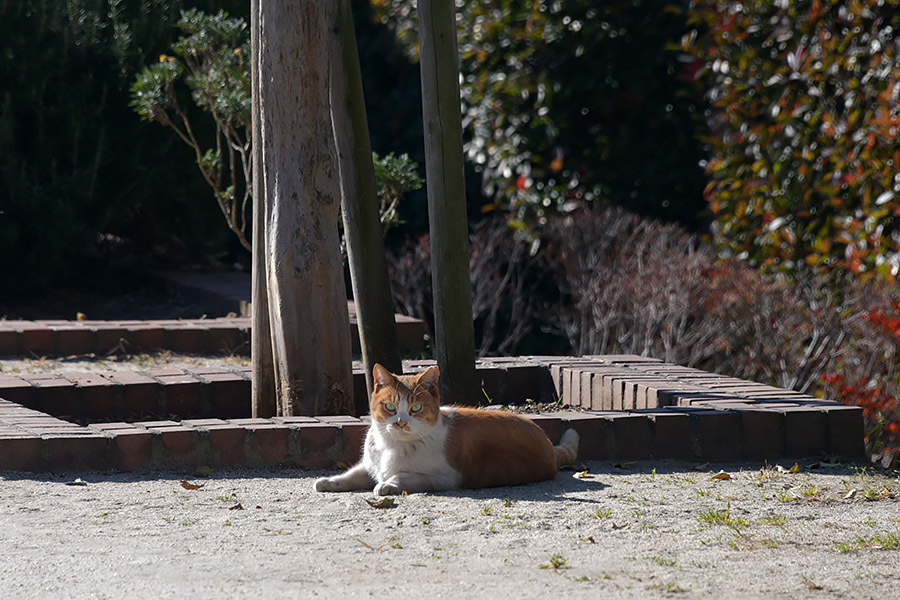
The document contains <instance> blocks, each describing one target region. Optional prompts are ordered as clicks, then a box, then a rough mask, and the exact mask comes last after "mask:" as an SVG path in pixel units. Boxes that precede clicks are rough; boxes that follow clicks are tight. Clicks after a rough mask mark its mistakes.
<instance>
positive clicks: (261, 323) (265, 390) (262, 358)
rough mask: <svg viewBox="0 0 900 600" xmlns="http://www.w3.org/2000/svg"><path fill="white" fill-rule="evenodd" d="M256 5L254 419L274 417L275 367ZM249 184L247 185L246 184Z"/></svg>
mask: <svg viewBox="0 0 900 600" xmlns="http://www.w3.org/2000/svg"><path fill="white" fill-rule="evenodd" d="M259 3H260V0H251V2H250V47H251V54H252V60H251V63H250V70H251V74H250V76H251V89H252V95H253V98H254V102H253V106H252V108H251V110H252V126H251V128H252V130H253V131H252V136H253V140H252V142H251V147H252V152H253V153H252V155H251V160H252V161H253V181H252V186H253V187H252V193H253V259H252V263H253V265H252V272H253V290H252V292H251V296H250V297H251V299H252V304H251V306H252V309H251V310H252V315H251V316H252V322H253V326H252V327H251V329H250V357H251V364H252V368H253V376H252V383H251V386H252V393H251V400H250V407H251V414H252V416H253V417H254V418H268V417H274V416H275V415H276V414H278V410H277V406H276V403H275V364H274V363H273V358H272V332H271V328H270V326H269V295H268V294H267V293H266V251H265V227H264V226H265V222H266V202H265V196H264V195H263V192H262V158H261V154H262V143H261V142H260V140H259V135H260V130H259V102H257V101H256V99H257V98H259V73H258V71H259V28H258V23H259ZM248 185H251V182H248Z"/></svg>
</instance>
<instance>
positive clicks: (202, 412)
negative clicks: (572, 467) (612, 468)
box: [0, 355, 864, 471]
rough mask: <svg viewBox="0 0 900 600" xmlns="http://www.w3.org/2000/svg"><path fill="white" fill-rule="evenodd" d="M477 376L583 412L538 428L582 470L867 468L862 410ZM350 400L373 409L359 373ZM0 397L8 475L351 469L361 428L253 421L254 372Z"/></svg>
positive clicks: (733, 390) (169, 374) (2, 383)
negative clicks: (570, 438)
mask: <svg viewBox="0 0 900 600" xmlns="http://www.w3.org/2000/svg"><path fill="white" fill-rule="evenodd" d="M430 364H433V361H407V362H406V363H405V364H404V371H405V372H415V371H417V370H421V369H423V368H425V367H426V366H428V365H430ZM478 373H479V375H480V376H481V379H482V385H483V387H484V389H485V392H486V394H487V395H488V397H490V398H491V399H492V401H493V403H495V404H517V403H521V402H524V401H525V400H526V399H533V400H536V401H539V402H545V403H546V402H558V403H559V404H560V405H568V406H570V407H573V408H579V409H582V410H581V411H577V412H575V411H571V412H560V413H554V414H541V415H534V416H532V417H531V418H533V419H534V420H535V421H536V422H537V423H538V424H539V425H541V426H542V427H543V428H544V430H545V431H547V433H548V436H549V437H550V438H551V439H552V440H554V441H555V440H557V439H558V438H559V436H560V435H561V433H562V431H564V430H565V429H566V428H568V427H574V428H575V429H576V430H578V431H579V433H581V437H582V442H581V449H580V456H581V458H582V459H597V460H605V459H619V460H638V459H646V458H655V459H685V460H699V461H725V460H756V459H767V460H776V459H779V458H784V457H798V458H799V457H804V456H816V455H820V454H823V453H824V454H828V455H837V456H843V457H847V458H851V459H862V458H864V447H863V418H862V410H861V409H860V408H859V407H854V406H847V405H844V404H841V403H838V402H828V401H823V400H819V399H816V398H813V397H810V396H805V395H802V394H798V393H796V392H791V391H788V390H781V389H779V388H773V387H771V386H766V385H763V384H757V383H753V382H748V381H742V380H736V379H733V378H729V377H725V376H721V375H716V374H713V373H706V372H703V371H699V370H697V369H688V368H685V367H680V366H678V365H671V364H667V363H663V362H661V361H658V360H655V359H648V358H643V357H637V356H629V355H618V356H589V357H546V356H545V357H538V356H533V357H511V358H495V359H490V360H484V361H481V362H480V363H479V365H478ZM354 387H355V395H356V401H357V406H362V407H365V380H364V377H363V373H362V370H361V368H358V369H357V370H356V372H355V374H354ZM0 398H5V400H3V401H2V402H0V469H14V470H36V471H44V470H70V469H101V470H102V469H120V470H131V469H163V468H191V467H196V466H202V465H209V466H214V467H224V466H230V467H237V466H247V467H251V466H263V465H269V464H272V465H274V464H293V465H297V466H303V467H307V468H322V467H327V466H330V465H331V464H333V463H335V462H339V461H343V462H347V461H348V460H349V461H350V462H353V461H354V460H355V459H356V458H357V457H358V456H359V444H360V443H361V440H362V437H363V435H364V431H365V426H366V424H365V417H364V418H363V419H362V420H360V419H357V418H355V417H352V416H339V417H317V418H312V417H290V418H276V419H249V418H248V417H249V398H250V380H249V368H238V369H228V370H226V369H218V370H217V369H196V370H193V371H187V370H184V369H160V370H155V371H145V372H140V373H134V372H122V371H119V372H109V373H82V374H66V375H64V376H57V375H48V374H29V375H25V374H23V375H16V376H9V375H6V376H2V377H0ZM639 398H641V400H639ZM651 398H652V399H654V400H653V401H654V402H655V404H654V405H653V406H650V399H651ZM154 415H155V416H154ZM159 415H163V416H168V415H175V417H174V419H180V420H174V419H173V420H167V419H165V418H161V417H160V416H159ZM59 416H69V417H71V416H78V417H79V418H82V419H85V420H88V421H93V423H92V424H91V425H88V426H86V427H81V426H79V425H75V424H73V423H70V422H69V421H65V420H62V419H60V418H58V417H59Z"/></svg>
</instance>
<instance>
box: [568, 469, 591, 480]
mask: <svg viewBox="0 0 900 600" xmlns="http://www.w3.org/2000/svg"><path fill="white" fill-rule="evenodd" d="M587 476H588V469H585V470H584V471H578V472H577V473H575V474H574V475H572V477H574V478H575V479H586V478H587Z"/></svg>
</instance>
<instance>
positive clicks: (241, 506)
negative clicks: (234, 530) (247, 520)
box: [228, 502, 244, 510]
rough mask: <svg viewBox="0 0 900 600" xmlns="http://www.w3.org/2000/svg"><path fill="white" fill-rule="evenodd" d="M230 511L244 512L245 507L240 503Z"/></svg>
mask: <svg viewBox="0 0 900 600" xmlns="http://www.w3.org/2000/svg"><path fill="white" fill-rule="evenodd" d="M228 510H244V505H243V504H241V503H240V502H238V503H237V504H235V505H234V506H232V507H230V508H229V509H228Z"/></svg>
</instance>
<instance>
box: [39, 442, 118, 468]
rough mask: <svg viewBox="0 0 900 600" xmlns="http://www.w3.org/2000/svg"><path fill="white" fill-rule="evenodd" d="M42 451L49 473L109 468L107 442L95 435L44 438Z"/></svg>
mask: <svg viewBox="0 0 900 600" xmlns="http://www.w3.org/2000/svg"><path fill="white" fill-rule="evenodd" d="M44 449H45V452H46V457H47V468H48V469H49V470H50V471H57V472H58V471H80V470H100V471H105V470H107V469H109V468H110V464H109V452H108V440H107V439H106V437H104V436H102V435H99V434H96V433H87V434H78V435H74V434H71V433H67V434H60V435H51V436H46V437H45V438H44Z"/></svg>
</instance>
